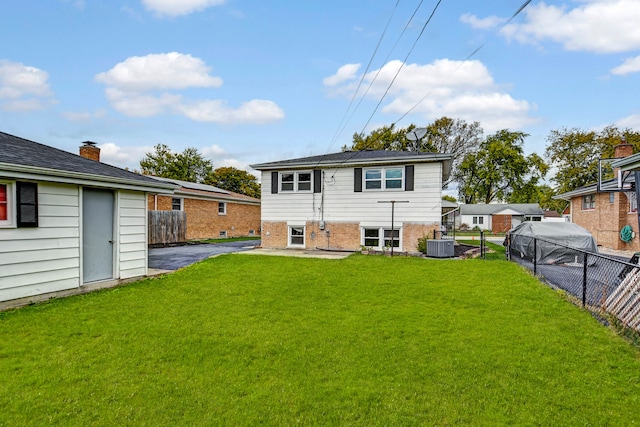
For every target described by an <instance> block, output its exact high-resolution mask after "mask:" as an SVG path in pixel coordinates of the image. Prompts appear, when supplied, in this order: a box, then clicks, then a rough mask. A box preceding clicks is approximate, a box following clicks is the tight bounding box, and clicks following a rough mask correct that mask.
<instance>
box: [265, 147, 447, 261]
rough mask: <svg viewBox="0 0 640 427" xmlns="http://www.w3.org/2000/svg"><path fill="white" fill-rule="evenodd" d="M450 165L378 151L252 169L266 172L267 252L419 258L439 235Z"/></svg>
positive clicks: (427, 156) (441, 157)
mask: <svg viewBox="0 0 640 427" xmlns="http://www.w3.org/2000/svg"><path fill="white" fill-rule="evenodd" d="M450 166H451V156H450V155H447V154H439V153H416V152H398V151H373V150H370V151H354V152H350V151H347V152H341V153H332V154H326V155H320V156H312V157H305V158H299V159H291V160H283V161H277V162H270V163H262V164H256V165H252V167H253V168H254V169H256V170H259V171H261V172H262V246H263V247H266V248H306V249H332V250H358V249H359V248H360V247H361V246H367V247H372V248H377V249H382V248H384V247H388V246H390V245H393V247H394V248H397V249H398V250H400V251H404V252H415V251H416V250H417V248H416V247H417V243H418V239H419V238H421V237H422V236H424V235H427V236H432V235H433V230H439V229H440V225H441V215H442V183H443V182H444V181H445V180H446V179H447V177H448V175H449V171H450ZM392 201H393V202H395V203H394V204H393V206H395V207H394V209H393V212H394V217H393V220H394V222H393V224H392V204H391V202H392Z"/></svg>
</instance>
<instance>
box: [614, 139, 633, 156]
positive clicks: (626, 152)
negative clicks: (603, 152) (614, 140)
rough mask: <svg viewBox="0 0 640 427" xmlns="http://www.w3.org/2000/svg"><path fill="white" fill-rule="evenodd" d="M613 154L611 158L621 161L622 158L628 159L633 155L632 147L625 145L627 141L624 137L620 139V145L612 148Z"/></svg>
mask: <svg viewBox="0 0 640 427" xmlns="http://www.w3.org/2000/svg"><path fill="white" fill-rule="evenodd" d="M614 149H615V152H614V155H613V157H615V158H616V159H622V158H623V157H629V156H630V155H632V154H633V145H631V144H627V140H626V138H625V137H622V139H621V140H620V144H618V145H616V146H615V147H614Z"/></svg>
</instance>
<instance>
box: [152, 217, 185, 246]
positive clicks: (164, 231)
mask: <svg viewBox="0 0 640 427" xmlns="http://www.w3.org/2000/svg"><path fill="white" fill-rule="evenodd" d="M186 241H187V213H186V212H184V211H149V245H170V244H174V243H183V242H186Z"/></svg>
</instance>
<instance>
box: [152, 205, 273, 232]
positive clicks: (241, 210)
mask: <svg viewBox="0 0 640 427" xmlns="http://www.w3.org/2000/svg"><path fill="white" fill-rule="evenodd" d="M171 199H172V196H160V195H156V196H154V195H150V196H149V197H148V199H147V203H148V208H149V210H154V208H155V207H156V204H157V210H171ZM225 203H226V204H227V210H226V215H221V214H218V202H217V201H214V200H199V199H190V198H187V197H185V198H183V210H184V211H185V212H186V213H187V240H193V239H209V238H214V239H217V238H219V237H220V232H221V231H226V232H227V237H242V236H248V235H249V230H253V231H254V234H255V235H256V236H259V235H260V206H259V205H249V204H243V203H236V202H233V201H228V200H227V201H225Z"/></svg>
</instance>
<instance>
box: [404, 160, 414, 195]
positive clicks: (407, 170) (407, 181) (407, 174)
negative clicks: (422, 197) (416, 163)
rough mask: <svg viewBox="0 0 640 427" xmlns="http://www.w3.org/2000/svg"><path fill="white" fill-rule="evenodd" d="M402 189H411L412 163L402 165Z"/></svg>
mask: <svg viewBox="0 0 640 427" xmlns="http://www.w3.org/2000/svg"><path fill="white" fill-rule="evenodd" d="M404 191H413V165H407V166H405V167H404Z"/></svg>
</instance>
